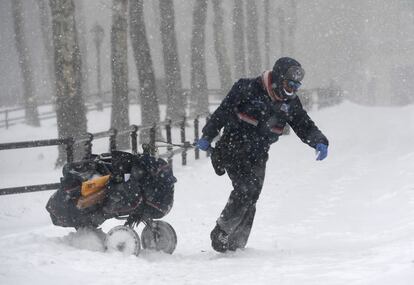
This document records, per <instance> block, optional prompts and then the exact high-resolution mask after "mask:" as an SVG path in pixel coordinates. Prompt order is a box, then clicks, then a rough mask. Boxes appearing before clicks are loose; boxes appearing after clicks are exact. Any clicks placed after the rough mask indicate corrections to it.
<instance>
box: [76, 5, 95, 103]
mask: <svg viewBox="0 0 414 285" xmlns="http://www.w3.org/2000/svg"><path fill="white" fill-rule="evenodd" d="M84 3H86V1H84V0H75V20H76V24H77V30H78V31H79V32H78V36H79V50H80V54H81V58H82V93H83V96H84V98H88V97H90V95H91V94H90V90H89V81H88V49H87V37H86V35H87V34H88V31H87V30H86V20H85V13H84V10H83V5H84ZM86 100H87V99H86Z"/></svg>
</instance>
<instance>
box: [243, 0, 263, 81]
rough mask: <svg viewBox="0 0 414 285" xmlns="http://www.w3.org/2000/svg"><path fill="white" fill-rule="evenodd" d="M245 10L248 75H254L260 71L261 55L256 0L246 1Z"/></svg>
mask: <svg viewBox="0 0 414 285" xmlns="http://www.w3.org/2000/svg"><path fill="white" fill-rule="evenodd" d="M246 12H247V29H246V30H247V50H248V54H247V55H248V63H249V75H250V76H256V75H259V74H260V72H261V69H262V68H261V66H262V63H261V57H260V49H259V40H258V37H257V35H258V32H257V26H258V21H259V18H258V14H257V7H256V1H246Z"/></svg>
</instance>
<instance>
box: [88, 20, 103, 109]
mask: <svg viewBox="0 0 414 285" xmlns="http://www.w3.org/2000/svg"><path fill="white" fill-rule="evenodd" d="M91 32H92V34H93V36H94V37H93V40H94V42H95V46H96V76H97V78H96V84H97V87H98V102H97V103H96V107H97V109H98V111H102V110H103V94H102V83H101V82H102V76H101V45H102V41H103V38H104V29H103V28H102V26H101V25H99V24H98V23H96V24H95V25H94V27H93V28H92V30H91Z"/></svg>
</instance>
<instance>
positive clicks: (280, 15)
mask: <svg viewBox="0 0 414 285" xmlns="http://www.w3.org/2000/svg"><path fill="white" fill-rule="evenodd" d="M276 14H277V20H278V22H279V42H280V53H281V56H287V54H286V21H285V12H284V11H283V9H282V8H280V7H279V8H277V11H276Z"/></svg>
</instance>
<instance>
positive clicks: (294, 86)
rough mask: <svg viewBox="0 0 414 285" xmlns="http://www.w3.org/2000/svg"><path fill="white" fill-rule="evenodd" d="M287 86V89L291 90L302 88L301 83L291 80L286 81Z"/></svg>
mask: <svg viewBox="0 0 414 285" xmlns="http://www.w3.org/2000/svg"><path fill="white" fill-rule="evenodd" d="M287 85H288V86H289V88H291V89H293V90H298V89H299V88H300V86H302V83H300V82H297V81H293V80H288V81H287Z"/></svg>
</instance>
